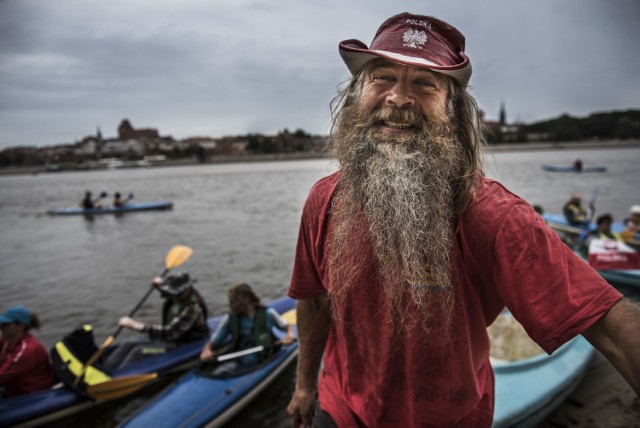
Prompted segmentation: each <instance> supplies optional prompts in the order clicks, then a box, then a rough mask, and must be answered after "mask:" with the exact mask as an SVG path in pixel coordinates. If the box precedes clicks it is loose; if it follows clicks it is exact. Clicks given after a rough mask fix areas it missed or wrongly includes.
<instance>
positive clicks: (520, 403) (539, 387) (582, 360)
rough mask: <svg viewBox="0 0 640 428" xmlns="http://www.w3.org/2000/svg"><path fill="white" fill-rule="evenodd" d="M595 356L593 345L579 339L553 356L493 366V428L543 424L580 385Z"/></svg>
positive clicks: (519, 427)
mask: <svg viewBox="0 0 640 428" xmlns="http://www.w3.org/2000/svg"><path fill="white" fill-rule="evenodd" d="M593 353H594V349H593V347H592V346H591V345H590V344H589V342H587V341H586V339H584V338H583V337H582V336H577V337H575V338H574V339H572V340H571V341H569V342H567V343H565V344H564V345H563V346H562V347H560V348H559V349H558V350H556V351H555V352H554V353H553V354H551V355H547V354H542V355H537V356H535V357H533V358H529V359H526V360H521V361H514V362H498V363H492V366H493V370H494V374H495V394H496V395H495V410H494V417H493V425H492V427H493V428H505V427H518V428H526V427H535V426H537V425H538V424H540V423H541V422H542V421H543V420H544V419H545V418H547V417H548V416H549V414H551V412H553V410H554V409H555V408H556V407H557V406H558V405H560V404H561V403H562V402H563V401H564V400H565V399H566V398H567V396H568V395H569V394H570V393H571V392H572V391H573V390H574V388H575V387H576V386H577V385H578V383H579V382H580V380H581V379H582V377H583V375H584V373H585V371H586V369H587V367H588V365H589V361H590V360H591V358H592V356H593Z"/></svg>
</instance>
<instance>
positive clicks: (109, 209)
mask: <svg viewBox="0 0 640 428" xmlns="http://www.w3.org/2000/svg"><path fill="white" fill-rule="evenodd" d="M171 208H173V202H140V203H127V204H125V205H123V206H121V207H114V206H106V207H102V208H90V209H85V208H53V209H50V210H48V211H47V214H49V215H95V214H124V213H130V212H136V211H150V210H168V209H171Z"/></svg>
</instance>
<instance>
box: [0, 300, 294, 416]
mask: <svg viewBox="0 0 640 428" xmlns="http://www.w3.org/2000/svg"><path fill="white" fill-rule="evenodd" d="M267 306H269V307H273V308H274V309H275V310H276V311H278V312H279V313H282V312H286V311H287V310H289V309H291V308H293V307H294V306H295V300H293V299H291V298H289V297H282V298H279V299H276V300H273V301H271V302H269V303H267ZM221 320H222V316H217V317H214V318H211V319H209V327H210V328H211V329H212V330H215V328H216V327H217V326H218V324H219V323H220V321H221ZM205 342H206V339H204V340H201V341H197V342H193V343H189V344H186V345H183V346H180V347H179V348H176V349H175V350H172V351H170V352H166V353H165V354H160V355H157V356H153V357H149V358H145V359H144V360H142V361H138V362H136V363H132V364H129V365H127V366H125V367H122V368H120V369H117V370H115V371H114V373H112V378H113V379H117V378H119V377H122V376H128V375H134V374H135V375H140V374H147V373H154V372H157V373H159V374H160V377H159V378H160V379H161V378H162V375H163V373H164V374H166V373H167V372H170V373H169V374H171V373H175V372H179V371H180V370H188V369H189V368H193V367H194V366H196V365H197V363H198V356H199V355H200V351H201V350H202V347H203V346H204V344H205ZM105 402H108V400H100V401H92V400H90V399H89V398H87V397H85V396H83V395H81V394H79V393H77V392H76V391H74V390H73V389H71V388H68V387H65V386H61V384H60V385H57V386H56V387H54V388H52V389H49V390H45V391H40V392H35V393H31V394H25V395H21V396H17V397H11V398H5V399H1V400H0V428H5V427H13V426H25V427H26V426H42V425H45V424H47V423H51V422H54V421H57V420H60V419H62V418H64V417H67V416H70V415H72V414H74V413H77V412H80V411H83V410H85V409H87V408H90V407H93V406H96V405H99V404H102V403H105Z"/></svg>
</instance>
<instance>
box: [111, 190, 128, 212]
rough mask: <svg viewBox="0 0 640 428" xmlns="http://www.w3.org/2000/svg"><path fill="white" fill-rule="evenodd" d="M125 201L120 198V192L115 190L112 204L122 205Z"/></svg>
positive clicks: (115, 205)
mask: <svg viewBox="0 0 640 428" xmlns="http://www.w3.org/2000/svg"><path fill="white" fill-rule="evenodd" d="M126 203H127V201H126V199H123V198H122V195H121V194H120V192H116V193H114V194H113V206H114V207H116V208H117V207H122V206H124V205H125V204H126Z"/></svg>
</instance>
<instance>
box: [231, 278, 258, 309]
mask: <svg viewBox="0 0 640 428" xmlns="http://www.w3.org/2000/svg"><path fill="white" fill-rule="evenodd" d="M232 296H233V297H246V298H247V299H248V300H249V302H250V303H251V305H253V307H254V308H258V307H260V306H262V302H261V301H260V297H259V296H258V295H257V294H256V293H255V291H253V289H252V288H251V286H250V285H249V284H247V283H245V282H241V283H239V284H235V285H233V286H231V288H229V297H232Z"/></svg>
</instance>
